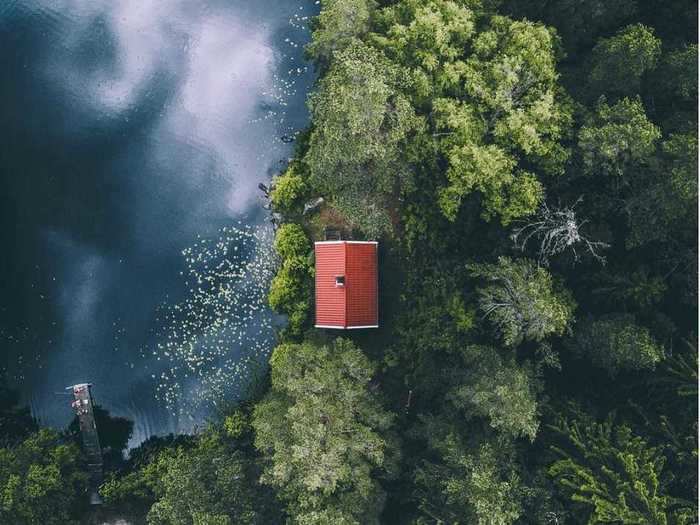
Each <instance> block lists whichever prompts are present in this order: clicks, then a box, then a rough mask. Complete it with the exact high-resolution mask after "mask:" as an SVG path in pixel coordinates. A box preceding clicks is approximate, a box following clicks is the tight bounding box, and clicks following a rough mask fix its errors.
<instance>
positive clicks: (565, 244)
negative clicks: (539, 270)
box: [511, 197, 610, 266]
mask: <svg viewBox="0 0 700 525" xmlns="http://www.w3.org/2000/svg"><path fill="white" fill-rule="evenodd" d="M581 200H582V197H579V198H578V200H577V201H576V202H575V203H574V204H573V206H570V207H565V208H549V206H547V204H546V203H543V204H542V206H541V207H540V209H539V210H538V211H537V213H536V214H535V215H534V216H533V217H531V218H530V219H529V220H521V221H519V222H520V226H519V227H518V228H516V229H515V230H514V231H513V233H512V234H511V239H513V242H514V243H515V246H516V247H517V248H518V249H520V250H521V251H525V248H526V247H527V245H528V243H529V242H530V240H532V239H534V240H536V241H539V249H538V255H539V257H538V260H539V263H540V264H542V265H545V266H546V265H548V264H549V259H550V258H551V257H553V256H555V255H558V254H560V253H562V252H564V251H566V250H571V252H572V253H573V255H574V259H575V260H576V261H578V260H579V254H578V252H577V251H576V248H577V247H578V246H582V247H583V248H584V249H585V251H587V252H588V253H590V254H591V255H592V256H593V257H594V258H595V259H596V260H598V261H599V262H600V263H601V264H605V257H603V256H602V255H600V254H599V253H598V252H599V251H600V250H602V249H605V248H609V247H610V245H609V244H607V243H604V242H601V241H592V240H590V239H588V238H587V237H586V236H585V235H583V234H582V233H581V228H582V227H583V225H584V224H586V223H587V222H588V220H582V221H579V220H578V218H577V217H576V211H575V209H576V205H577V204H578V203H579V202H581Z"/></svg>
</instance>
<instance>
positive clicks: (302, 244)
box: [275, 224, 311, 261]
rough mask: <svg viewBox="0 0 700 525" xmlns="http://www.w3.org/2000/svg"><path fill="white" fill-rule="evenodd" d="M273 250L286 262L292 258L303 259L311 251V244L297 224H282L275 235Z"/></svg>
mask: <svg viewBox="0 0 700 525" xmlns="http://www.w3.org/2000/svg"><path fill="white" fill-rule="evenodd" d="M275 250H276V251H277V253H278V254H279V255H280V257H282V259H283V260H285V261H286V260H287V259H289V258H293V257H303V256H305V255H306V254H308V252H309V250H311V243H310V242H309V239H308V238H307V237H306V234H305V233H304V230H303V229H302V228H301V226H299V225H298V224H283V225H282V226H280V228H279V230H277V234H276V235H275Z"/></svg>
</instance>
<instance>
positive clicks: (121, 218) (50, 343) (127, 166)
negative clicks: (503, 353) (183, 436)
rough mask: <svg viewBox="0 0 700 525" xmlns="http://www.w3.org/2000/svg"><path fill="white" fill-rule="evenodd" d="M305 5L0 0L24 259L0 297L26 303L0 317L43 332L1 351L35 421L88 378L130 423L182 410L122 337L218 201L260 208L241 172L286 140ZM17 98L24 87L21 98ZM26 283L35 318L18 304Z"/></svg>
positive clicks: (259, 171) (148, 313)
mask: <svg viewBox="0 0 700 525" xmlns="http://www.w3.org/2000/svg"><path fill="white" fill-rule="evenodd" d="M312 9H313V3H312V2H306V1H305V2H284V1H273V0H263V1H257V2H250V1H247V0H238V1H229V2H223V1H217V2H191V1H185V0H167V1H166V0H111V1H97V0H63V1H58V0H50V1H49V0H44V1H23V2H13V3H11V4H6V5H5V6H3V7H0V46H3V47H4V49H5V52H4V53H5V54H6V55H7V56H8V57H10V58H11V60H10V62H9V63H11V64H12V65H14V66H15V67H16V75H15V76H14V77H10V78H6V79H4V80H2V81H1V83H2V85H1V86H0V87H2V88H3V93H4V94H5V97H4V103H3V104H4V105H5V107H3V108H0V109H1V110H2V116H7V117H8V119H7V120H6V122H8V129H6V130H5V132H6V133H7V134H8V136H9V135H10V134H14V137H15V138H14V139H13V140H14V141H15V142H16V144H14V145H12V146H10V145H7V146H6V148H7V150H6V151H5V150H3V151H2V152H1V153H2V154H3V156H2V158H3V164H4V166H3V178H4V179H6V180H7V181H8V187H9V188H10V191H9V192H8V197H7V199H8V202H10V204H16V205H17V207H18V208H20V207H21V208H24V209H27V210H28V213H27V214H26V215H22V216H21V217H20V216H19V215H17V216H16V217H18V218H13V220H16V221H17V222H16V224H17V227H18V228H21V230H22V235H21V237H20V236H18V237H17V238H12V239H10V247H11V248H12V249H11V250H10V251H11V252H12V254H13V255H12V258H11V259H12V260H9V261H8V262H7V263H6V267H4V268H3V269H7V271H12V269H13V268H20V269H23V268H31V267H36V268H37V271H36V272H34V273H32V272H29V271H27V272H26V273H24V274H22V278H21V279H19V281H18V283H9V282H8V283H7V290H9V292H8V293H7V294H6V295H5V297H3V298H2V301H3V302H4V303H5V306H4V308H3V312H5V311H9V310H8V309H7V305H8V304H9V303H11V302H12V301H16V300H18V299H20V300H23V301H25V302H26V303H27V304H28V305H30V307H28V308H27V311H26V312H20V313H17V312H16V311H14V312H12V314H11V315H10V314H8V316H7V317H6V318H0V321H2V322H3V323H4V324H8V323H18V324H19V323H23V324H24V325H32V323H43V324H42V325H41V326H36V327H32V330H34V331H36V332H37V333H39V332H40V333H42V334H44V339H45V341H43V342H42V344H41V345H39V347H41V348H45V351H44V352H42V356H41V359H40V363H39V367H37V368H35V369H32V370H25V369H22V367H17V366H16V363H9V368H10V370H16V371H17V374H18V375H20V376H24V377H26V383H25V384H24V385H23V390H24V393H25V394H26V395H30V394H31V398H32V404H33V407H34V409H35V411H36V412H37V414H38V415H39V416H40V417H41V418H42V419H43V420H44V422H46V423H49V424H62V423H64V422H65V420H66V418H67V417H69V411H68V410H67V407H66V406H65V405H66V404H67V403H65V400H64V399H62V398H60V397H57V396H56V394H55V392H56V391H58V390H60V389H61V388H62V387H63V386H65V385H66V384H69V383H71V382H72V381H78V380H91V381H93V382H94V383H95V384H96V389H95V392H96V395H97V397H98V401H101V402H103V403H104V404H105V405H107V407H108V408H110V409H112V410H114V411H116V412H118V413H122V414H125V415H127V416H130V417H134V418H137V419H140V423H139V424H138V425H137V428H139V432H140V435H139V438H143V437H144V436H145V435H147V434H149V433H151V432H163V431H167V430H178V429H181V428H182V424H181V423H179V422H177V421H176V420H174V419H172V417H171V416H168V415H165V414H163V412H162V410H161V408H162V407H159V406H157V404H155V401H153V400H152V399H151V397H152V396H151V391H152V389H153V385H152V384H151V383H150V382H149V378H150V377H151V374H152V372H153V371H154V370H156V371H157V367H158V366H159V365H158V364H157V363H153V362H144V361H143V360H139V355H138V349H139V348H140V347H142V346H143V345H144V344H149V342H152V341H150V339H149V338H152V337H153V335H152V333H151V332H150V331H149V330H150V329H151V325H152V322H153V318H154V316H155V313H154V312H155V308H156V306H157V305H158V304H160V303H161V302H162V301H163V300H164V298H169V299H170V300H172V301H177V300H178V298H179V297H181V296H182V294H183V293H184V290H183V289H182V288H183V284H182V282H181V279H180V277H179V271H180V269H181V267H182V260H181V256H180V251H181V250H182V249H183V248H185V247H187V246H188V245H190V244H191V243H192V242H194V239H195V238H196V236H197V235H202V236H205V237H206V236H215V235H216V232H217V231H218V229H219V228H220V227H221V226H223V225H226V224H228V223H229V221H230V220H232V219H233V218H244V220H245V221H247V222H248V223H252V224H255V223H259V222H260V221H262V220H263V215H262V213H261V211H260V209H259V206H258V204H259V202H258V195H257V189H256V187H257V184H258V182H260V181H261V180H265V179H267V178H269V177H270V175H271V174H272V173H273V172H274V171H275V170H276V169H278V168H279V166H280V161H283V160H284V159H285V158H286V157H287V156H288V155H289V153H290V147H289V145H286V144H284V143H282V142H281V141H280V137H281V136H283V135H290V134H292V133H294V132H295V131H297V130H299V129H301V128H302V127H303V126H304V125H305V122H306V111H305V107H304V93H305V91H306V89H307V88H308V85H309V84H310V82H311V80H312V72H310V71H308V68H306V67H305V66H304V64H303V63H302V45H300V44H303V41H304V39H306V38H308V33H307V32H306V31H304V30H302V29H301V28H300V27H299V26H301V25H303V23H304V22H305V19H304V16H307V15H310V14H311V10H312ZM290 21H291V22H295V23H292V24H290ZM26 29H28V30H30V31H29V32H30V33H31V35H30V36H28V35H26V33H22V32H23V31H24V30H26ZM289 42H292V43H294V44H296V47H295V46H290V45H289ZM0 54H2V52H0ZM11 67H12V66H10V69H11ZM297 68H299V69H298V70H297ZM20 100H23V101H30V104H29V105H28V106H27V107H26V108H22V110H21V111H22V113H21V114H20V110H19V108H18V103H19V101H20ZM15 164H16V165H22V166H23V169H24V170H26V171H27V173H26V177H27V179H26V180H19V179H16V170H15V169H14V165H15ZM32 179H33V180H32ZM27 239H29V240H27ZM36 246H39V247H38V248H37V247H36ZM8 268H9V269H8ZM22 271H24V270H22ZM5 278H7V276H6V277H5ZM37 290H40V291H41V292H42V296H44V295H45V296H46V297H47V301H48V306H47V307H46V310H47V313H46V317H45V318H44V317H42V319H43V321H39V320H38V319H39V316H38V315H37V311H38V310H37V308H38V307H37V306H36V305H35V306H31V305H33V304H34V302H35V301H38V299H37V297H36V294H37V293H38V292H37ZM37 304H38V303H37ZM51 320H53V321H51ZM50 322H51V323H55V324H56V326H57V328H56V329H53V328H51V329H48V328H47V326H48V325H49V324H50ZM44 325H46V326H44ZM51 325H52V326H53V324H51ZM13 344H14V343H13ZM25 346H26V348H24V349H20V350H19V352H24V353H25V354H27V355H28V354H31V353H32V352H34V353H37V352H38V351H37V346H36V345H29V344H26V345H25ZM232 351H236V350H235V349H232ZM8 355H13V352H8ZM27 355H25V356H24V357H25V358H26V357H27ZM24 362H26V359H25V361H24ZM137 423H138V422H137ZM189 424H190V423H187V425H189Z"/></svg>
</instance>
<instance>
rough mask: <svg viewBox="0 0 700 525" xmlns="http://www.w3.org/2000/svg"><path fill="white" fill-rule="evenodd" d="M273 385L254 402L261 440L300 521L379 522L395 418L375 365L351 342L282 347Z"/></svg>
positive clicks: (269, 477) (270, 478)
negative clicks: (377, 387)
mask: <svg viewBox="0 0 700 525" xmlns="http://www.w3.org/2000/svg"><path fill="white" fill-rule="evenodd" d="M270 364H271V367H272V388H271V390H270V392H269V393H268V394H267V395H266V396H265V398H264V399H263V400H262V401H261V402H260V403H259V404H258V405H257V406H256V407H255V412H254V416H253V427H254V428H255V433H256V437H255V445H256V447H257V448H258V449H259V450H260V451H261V452H262V453H263V454H265V455H266V457H267V458H268V460H269V464H268V466H267V468H266V469H265V473H264V476H263V478H262V479H263V481H264V482H265V483H268V484H270V485H272V486H273V487H277V488H278V489H279V493H280V495H281V497H282V498H283V499H284V501H285V502H286V503H287V510H288V512H289V513H290V514H291V516H292V517H293V519H294V520H295V522H297V523H309V524H310V523H319V524H320V523H324V521H323V520H324V519H327V518H329V517H330V516H332V517H333V519H334V520H337V521H336V522H338V523H377V522H378V519H379V513H380V512H381V509H382V504H383V499H384V495H383V491H382V489H381V487H380V485H379V483H378V481H377V478H376V475H377V473H381V472H385V473H386V472H387V470H390V469H391V466H392V459H391V458H392V456H393V455H394V453H395V451H394V450H392V446H393V443H392V440H391V439H390V437H389V436H388V434H387V433H388V432H389V430H390V428H391V425H392V421H393V417H392V415H391V414H390V413H389V412H387V411H386V410H384V409H383V408H382V406H381V403H380V401H379V399H378V396H377V394H376V393H375V392H374V391H373V390H372V389H371V388H370V381H371V379H372V376H373V374H374V366H373V365H372V363H370V361H369V360H368V359H367V358H366V357H365V356H364V355H363V354H362V352H361V351H360V350H359V349H358V348H357V347H355V345H353V344H352V343H351V342H350V341H348V340H345V339H336V340H335V341H333V343H331V344H330V345H315V344H311V343H308V342H306V343H302V344H282V345H280V346H278V347H277V348H276V349H275V350H274V353H273V355H272V358H271V361H270Z"/></svg>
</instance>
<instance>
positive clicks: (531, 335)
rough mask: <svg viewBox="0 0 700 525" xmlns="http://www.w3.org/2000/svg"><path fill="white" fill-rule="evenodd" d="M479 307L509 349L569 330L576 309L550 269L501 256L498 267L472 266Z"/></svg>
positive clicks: (568, 294) (527, 261)
mask: <svg viewBox="0 0 700 525" xmlns="http://www.w3.org/2000/svg"><path fill="white" fill-rule="evenodd" d="M468 268H469V270H470V272H471V274H472V276H473V277H475V278H478V279H481V280H482V281H483V282H485V284H484V285H483V286H480V287H479V288H478V289H477V296H478V299H477V300H478V303H479V308H480V309H481V311H482V312H483V314H484V318H487V319H490V320H491V323H492V324H493V325H494V327H495V329H496V333H497V335H498V336H499V337H500V338H501V339H502V340H503V343H504V344H506V345H508V346H513V345H517V344H519V343H521V342H522V341H523V340H530V341H542V340H544V339H545V338H546V337H547V336H550V335H561V334H563V333H564V331H565V330H566V328H567V326H568V325H569V322H570V321H571V318H572V316H573V313H574V309H575V307H576V305H575V303H574V301H573V298H572V297H571V294H570V293H569V292H568V291H567V290H566V289H564V288H563V287H562V286H561V285H560V284H559V283H558V282H557V281H556V280H554V279H553V278H552V276H551V275H550V274H549V272H548V271H547V270H545V269H544V268H540V267H538V266H537V265H536V264H535V263H533V262H532V261H530V260H528V259H516V260H513V259H509V258H507V257H499V259H498V263H496V264H471V265H469V266H468Z"/></svg>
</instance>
